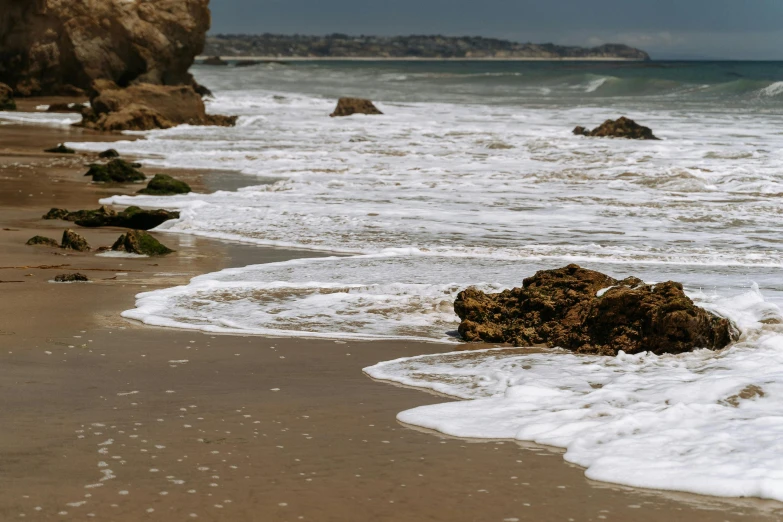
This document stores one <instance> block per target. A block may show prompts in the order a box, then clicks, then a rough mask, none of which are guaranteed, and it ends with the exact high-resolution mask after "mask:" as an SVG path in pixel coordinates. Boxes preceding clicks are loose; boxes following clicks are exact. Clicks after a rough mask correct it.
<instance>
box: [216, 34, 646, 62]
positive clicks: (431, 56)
mask: <svg viewBox="0 0 783 522" xmlns="http://www.w3.org/2000/svg"><path fill="white" fill-rule="evenodd" d="M203 55H204V56H220V57H223V58H247V59H249V58H266V59H294V60H296V59H300V60H301V59H314V60H316V59H331V60H338V59H351V60H369V59H392V60H417V59H421V60H628V61H649V60H650V56H649V55H648V54H647V53H646V52H644V51H642V50H640V49H635V48H633V47H629V46H627V45H623V44H604V45H601V46H598V47H590V48H587V47H573V46H563V45H555V44H551V43H546V44H534V43H517V42H512V41H509V40H499V39H496V38H483V37H480V36H462V37H453V36H439V35H421V36H388V37H387V36H365V35H362V36H349V35H346V34H330V35H327V36H306V35H280V34H268V33H266V34H258V35H250V34H217V35H212V36H208V37H207V43H206V47H205V49H204V53H203Z"/></svg>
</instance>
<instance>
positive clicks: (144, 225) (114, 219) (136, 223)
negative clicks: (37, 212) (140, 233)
mask: <svg viewBox="0 0 783 522" xmlns="http://www.w3.org/2000/svg"><path fill="white" fill-rule="evenodd" d="M43 219H63V220H65V221H73V222H75V223H76V224H77V225H79V226H80V227H86V228H96V227H121V228H134V229H139V230H150V229H152V228H155V227H157V226H158V225H160V224H161V223H163V222H164V221H168V220H170V219H179V212H172V211H169V210H163V209H157V210H142V209H141V208H139V207H128V208H126V209H125V210H123V211H122V212H115V211H114V210H111V209H109V208H106V207H103V206H102V207H101V208H99V209H96V210H77V211H76V212H68V211H67V210H65V209H63V208H53V209H51V210H50V211H49V212H48V213H47V214H46V215H44V216H43Z"/></svg>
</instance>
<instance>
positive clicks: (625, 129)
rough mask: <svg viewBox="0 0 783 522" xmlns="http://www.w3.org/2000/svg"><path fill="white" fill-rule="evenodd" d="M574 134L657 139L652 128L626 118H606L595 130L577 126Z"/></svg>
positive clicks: (595, 136)
mask: <svg viewBox="0 0 783 522" xmlns="http://www.w3.org/2000/svg"><path fill="white" fill-rule="evenodd" d="M573 132H574V134H575V135H577V136H590V137H594V138H626V139H629V140H657V139H658V138H656V137H655V135H654V134H653V131H652V129H650V128H649V127H645V126H643V125H639V124H638V123H636V122H635V121H633V120H631V119H629V118H626V117H625V116H623V117H622V118H618V119H616V120H606V121H605V122H603V123H602V124H601V125H600V126H598V127H596V128H595V129H593V130H588V129H586V128H584V127H576V128H575V129H574V131H573Z"/></svg>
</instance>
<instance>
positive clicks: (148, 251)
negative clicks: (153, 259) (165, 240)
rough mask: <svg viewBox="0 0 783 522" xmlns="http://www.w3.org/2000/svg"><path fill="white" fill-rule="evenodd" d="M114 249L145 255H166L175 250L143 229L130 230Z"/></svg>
mask: <svg viewBox="0 0 783 522" xmlns="http://www.w3.org/2000/svg"><path fill="white" fill-rule="evenodd" d="M111 249H112V250H114V251H119V252H128V253H131V254H139V255H143V256H165V255H166V254H170V253H172V252H174V251H173V250H171V249H170V248H168V247H165V246H163V245H162V244H161V243H160V242H159V241H158V240H157V239H155V238H154V237H152V236H151V235H150V234H148V233H146V232H144V231H141V230H128V233H127V234H123V235H121V236H120V237H119V239H117V241H115V243H114V245H112V247H111Z"/></svg>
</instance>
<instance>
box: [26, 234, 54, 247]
mask: <svg viewBox="0 0 783 522" xmlns="http://www.w3.org/2000/svg"><path fill="white" fill-rule="evenodd" d="M25 244H26V245H30V246H34V245H40V246H48V247H54V248H60V243H58V242H57V240H56V239H52V238H50V237H44V236H34V237H31V238H30V239H28V240H27V243H25Z"/></svg>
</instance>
